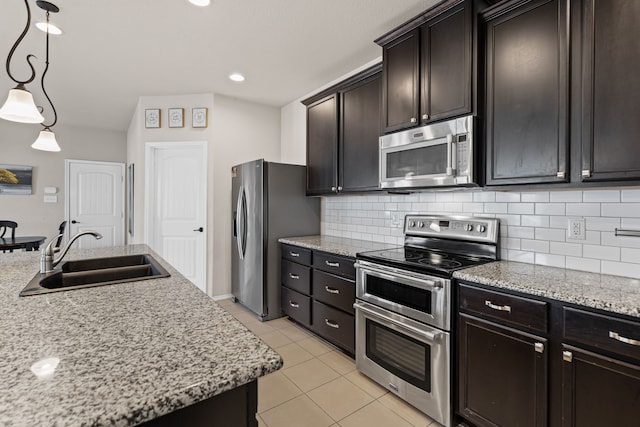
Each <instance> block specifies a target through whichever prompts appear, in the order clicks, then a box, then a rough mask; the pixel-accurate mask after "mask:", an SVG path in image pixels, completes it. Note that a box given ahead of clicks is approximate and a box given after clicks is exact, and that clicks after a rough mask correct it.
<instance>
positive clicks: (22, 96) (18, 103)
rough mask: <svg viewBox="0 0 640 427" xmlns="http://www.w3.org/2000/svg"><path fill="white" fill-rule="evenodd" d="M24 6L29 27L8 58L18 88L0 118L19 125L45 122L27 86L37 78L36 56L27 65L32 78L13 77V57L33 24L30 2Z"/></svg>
mask: <svg viewBox="0 0 640 427" xmlns="http://www.w3.org/2000/svg"><path fill="white" fill-rule="evenodd" d="M24 4H25V6H26V8H27V25H26V26H25V27H24V30H22V33H21V34H20V36H19V37H18V40H16V42H15V43H14V45H13V47H12V48H11V50H10V51H9V56H7V74H8V75H9V78H11V80H13V81H14V82H16V83H17V84H18V86H16V87H15V88H13V89H11V90H10V91H9V96H8V97H7V100H6V102H5V103H4V105H3V106H2V108H0V118H2V119H5V120H9V121H12V122H19V123H42V122H43V121H44V117H42V114H40V112H39V111H38V108H37V107H36V104H35V103H34V102H33V95H31V92H29V91H28V90H27V88H26V86H25V85H26V84H28V83H31V82H32V81H33V79H34V78H35V77H36V70H35V69H34V68H33V65H32V64H31V58H32V57H34V56H33V55H27V63H28V64H29V67H30V68H31V77H29V78H28V79H27V80H17V79H16V78H14V77H13V75H11V67H10V64H11V57H12V56H13V53H14V52H15V51H16V49H17V48H18V45H19V44H20V42H21V41H22V39H24V37H25V36H26V35H27V32H28V31H29V25H30V24H31V9H30V8H29V2H28V0H24Z"/></svg>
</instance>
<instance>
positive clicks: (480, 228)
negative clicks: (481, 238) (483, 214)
mask: <svg viewBox="0 0 640 427" xmlns="http://www.w3.org/2000/svg"><path fill="white" fill-rule="evenodd" d="M478 231H479V232H481V233H484V232H485V231H487V227H485V226H484V225H481V226H480V227H479V228H478Z"/></svg>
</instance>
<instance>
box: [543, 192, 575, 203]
mask: <svg viewBox="0 0 640 427" xmlns="http://www.w3.org/2000/svg"><path fill="white" fill-rule="evenodd" d="M549 195H550V197H549V201H551V203H570V202H574V203H575V202H582V191H554V192H551V193H549Z"/></svg>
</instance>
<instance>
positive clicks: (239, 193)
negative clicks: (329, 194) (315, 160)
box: [231, 159, 320, 320]
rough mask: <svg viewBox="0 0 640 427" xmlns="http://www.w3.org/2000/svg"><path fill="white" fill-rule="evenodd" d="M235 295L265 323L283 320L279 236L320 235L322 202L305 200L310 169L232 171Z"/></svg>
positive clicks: (265, 165)
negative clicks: (266, 321)
mask: <svg viewBox="0 0 640 427" xmlns="http://www.w3.org/2000/svg"><path fill="white" fill-rule="evenodd" d="M231 174H232V179H231V183H232V184H231V188H232V205H231V207H232V210H233V220H232V222H233V224H232V227H233V230H232V239H231V240H232V242H231V252H232V257H231V292H232V294H233V297H234V300H235V301H236V302H240V303H241V304H242V305H244V306H245V307H247V308H248V309H250V310H251V311H253V312H254V313H256V314H257V315H258V318H259V319H260V320H271V319H275V318H278V317H281V316H283V313H282V309H281V306H280V264H281V262H280V245H279V243H278V239H279V238H280V237H288V236H289V237H290V236H304V235H314V234H320V200H319V199H318V198H313V197H306V180H307V178H306V168H305V167H304V166H298V165H286V164H282V163H272V162H265V161H264V160H262V159H261V160H255V161H253V162H248V163H243V164H241V165H237V166H234V167H233V168H232V169H231Z"/></svg>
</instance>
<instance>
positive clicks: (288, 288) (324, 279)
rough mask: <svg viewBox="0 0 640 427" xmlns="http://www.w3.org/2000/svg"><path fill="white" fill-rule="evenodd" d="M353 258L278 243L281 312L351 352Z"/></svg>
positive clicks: (353, 334)
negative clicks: (279, 253) (279, 248)
mask: <svg viewBox="0 0 640 427" xmlns="http://www.w3.org/2000/svg"><path fill="white" fill-rule="evenodd" d="M354 262H355V259H353V258H350V257H344V256H339V255H334V254H329V253H326V252H322V251H315V250H311V249H306V248H301V247H298V246H292V245H286V244H283V245H282V270H281V271H282V278H281V282H282V311H283V312H284V313H285V314H286V315H288V316H289V318H290V319H292V320H294V321H296V322H297V323H299V324H300V325H302V326H304V327H306V328H308V329H310V330H311V331H313V332H314V333H316V334H317V335H319V336H321V337H322V338H324V339H325V340H327V341H328V342H330V343H332V344H333V345H335V346H336V347H339V348H341V349H342V350H344V351H345V352H347V353H349V354H351V355H353V354H354V353H355V316H354V309H353V304H354V302H355V299H356V287H355V268H354V266H353V264H354Z"/></svg>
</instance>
